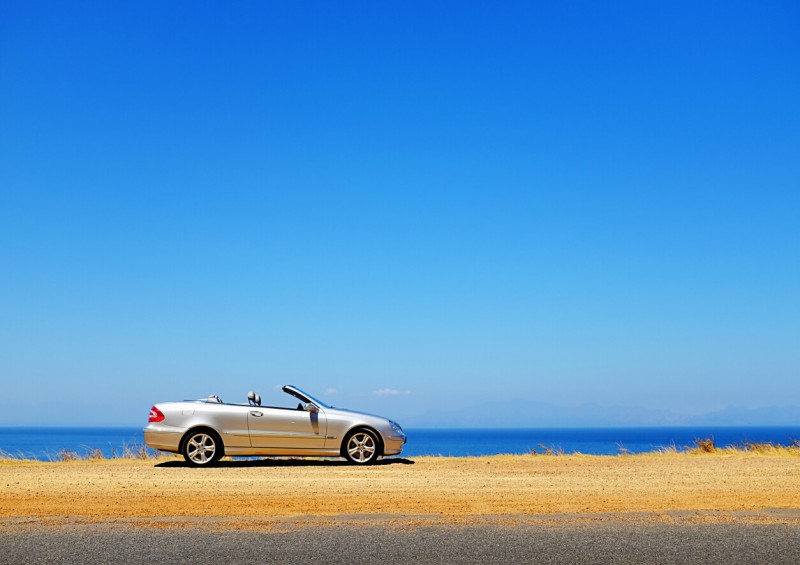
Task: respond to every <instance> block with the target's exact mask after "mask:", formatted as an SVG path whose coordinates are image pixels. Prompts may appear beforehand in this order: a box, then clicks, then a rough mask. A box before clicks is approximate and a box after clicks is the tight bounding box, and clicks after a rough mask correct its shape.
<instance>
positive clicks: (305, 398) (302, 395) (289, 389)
mask: <svg viewBox="0 0 800 565" xmlns="http://www.w3.org/2000/svg"><path fill="white" fill-rule="evenodd" d="M283 392H285V393H286V394H291V395H292V396H294V397H295V398H298V399H300V400H301V401H302V402H306V403H308V402H311V403H313V404H316V405H317V406H319V407H320V408H330V406H328V405H327V404H325V403H324V402H322V401H321V400H317V399H316V398H314V397H313V396H311V395H310V394H308V393H307V392H304V391H302V390H300V389H299V388H297V387H296V386H291V385H286V386H285V387H283Z"/></svg>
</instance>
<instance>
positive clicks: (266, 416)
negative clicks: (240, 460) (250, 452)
mask: <svg viewBox="0 0 800 565" xmlns="http://www.w3.org/2000/svg"><path fill="white" fill-rule="evenodd" d="M247 425H248V428H249V429H250V443H251V445H252V446H253V447H265V448H283V449H322V448H323V447H325V433H326V431H327V427H328V426H327V418H326V417H325V414H324V412H323V411H322V410H320V411H319V412H316V413H315V412H308V411H306V410H298V409H295V408H274V407H270V406H252V407H250V411H249V412H248V414H247Z"/></svg>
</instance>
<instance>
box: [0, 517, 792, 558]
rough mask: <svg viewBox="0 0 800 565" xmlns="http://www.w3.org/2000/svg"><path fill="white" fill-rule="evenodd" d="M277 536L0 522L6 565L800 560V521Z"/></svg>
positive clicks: (330, 530)
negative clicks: (26, 564) (82, 564)
mask: <svg viewBox="0 0 800 565" xmlns="http://www.w3.org/2000/svg"><path fill="white" fill-rule="evenodd" d="M280 529H281V530H284V531H281V532H257V531H249V530H231V529H224V530H219V529H214V528H213V526H212V527H211V528H208V527H197V526H194V525H190V526H188V527H182V528H178V529H154V528H142V527H134V526H131V525H126V524H115V523H101V524H67V525H43V524H39V523H28V524H25V523H19V522H17V523H11V524H9V523H8V522H6V523H5V524H0V563H9V564H10V563H13V564H17V563H147V564H148V565H152V564H153V563H186V562H199V563H325V564H326V565H327V564H337V563H347V564H358V563H415V564H423V563H481V564H490V563H504V564H505V563H542V564H546V563H615V564H618V563H693V564H695V563H724V564H726V565H732V564H736V563H747V564H750V563H775V564H779V563H787V564H789V563H791V564H793V565H795V564H797V563H800V525H797V524H796V523H795V524H792V525H786V524H754V523H725V524H719V523H717V524H654V523H640V522H626V521H613V520H612V521H604V522H599V523H598V522H591V523H581V522H575V521H565V522H564V523H546V524H531V523H521V524H511V525H508V524H484V525H468V526H466V525H453V524H449V525H443V524H431V525H418V526H407V525H406V526H397V525H391V524H381V525H370V524H355V525H354V524H346V525H336V524H334V525H313V524H312V525H297V524H295V525H292V524H288V525H287V526H286V527H282V528H280Z"/></svg>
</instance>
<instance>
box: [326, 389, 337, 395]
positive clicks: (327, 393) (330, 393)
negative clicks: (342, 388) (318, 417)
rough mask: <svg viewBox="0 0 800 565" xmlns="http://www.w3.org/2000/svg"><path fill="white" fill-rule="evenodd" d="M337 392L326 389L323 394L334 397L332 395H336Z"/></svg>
mask: <svg viewBox="0 0 800 565" xmlns="http://www.w3.org/2000/svg"><path fill="white" fill-rule="evenodd" d="M338 392H339V391H338V390H336V389H335V388H326V389H325V394H326V395H327V396H332V395H334V394H336V393H338Z"/></svg>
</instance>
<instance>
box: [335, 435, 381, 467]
mask: <svg viewBox="0 0 800 565" xmlns="http://www.w3.org/2000/svg"><path fill="white" fill-rule="evenodd" d="M378 446H379V444H378V437H377V436H376V435H375V433H374V432H372V431H370V430H356V431H354V432H352V433H350V434H349V435H348V436H347V437H346V438H345V440H344V447H343V449H342V455H344V458H345V459H347V460H348V461H349V462H350V463H355V464H357V465H369V464H370V463H374V462H375V461H377V460H378V456H379V455H380V451H379V448H378Z"/></svg>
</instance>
